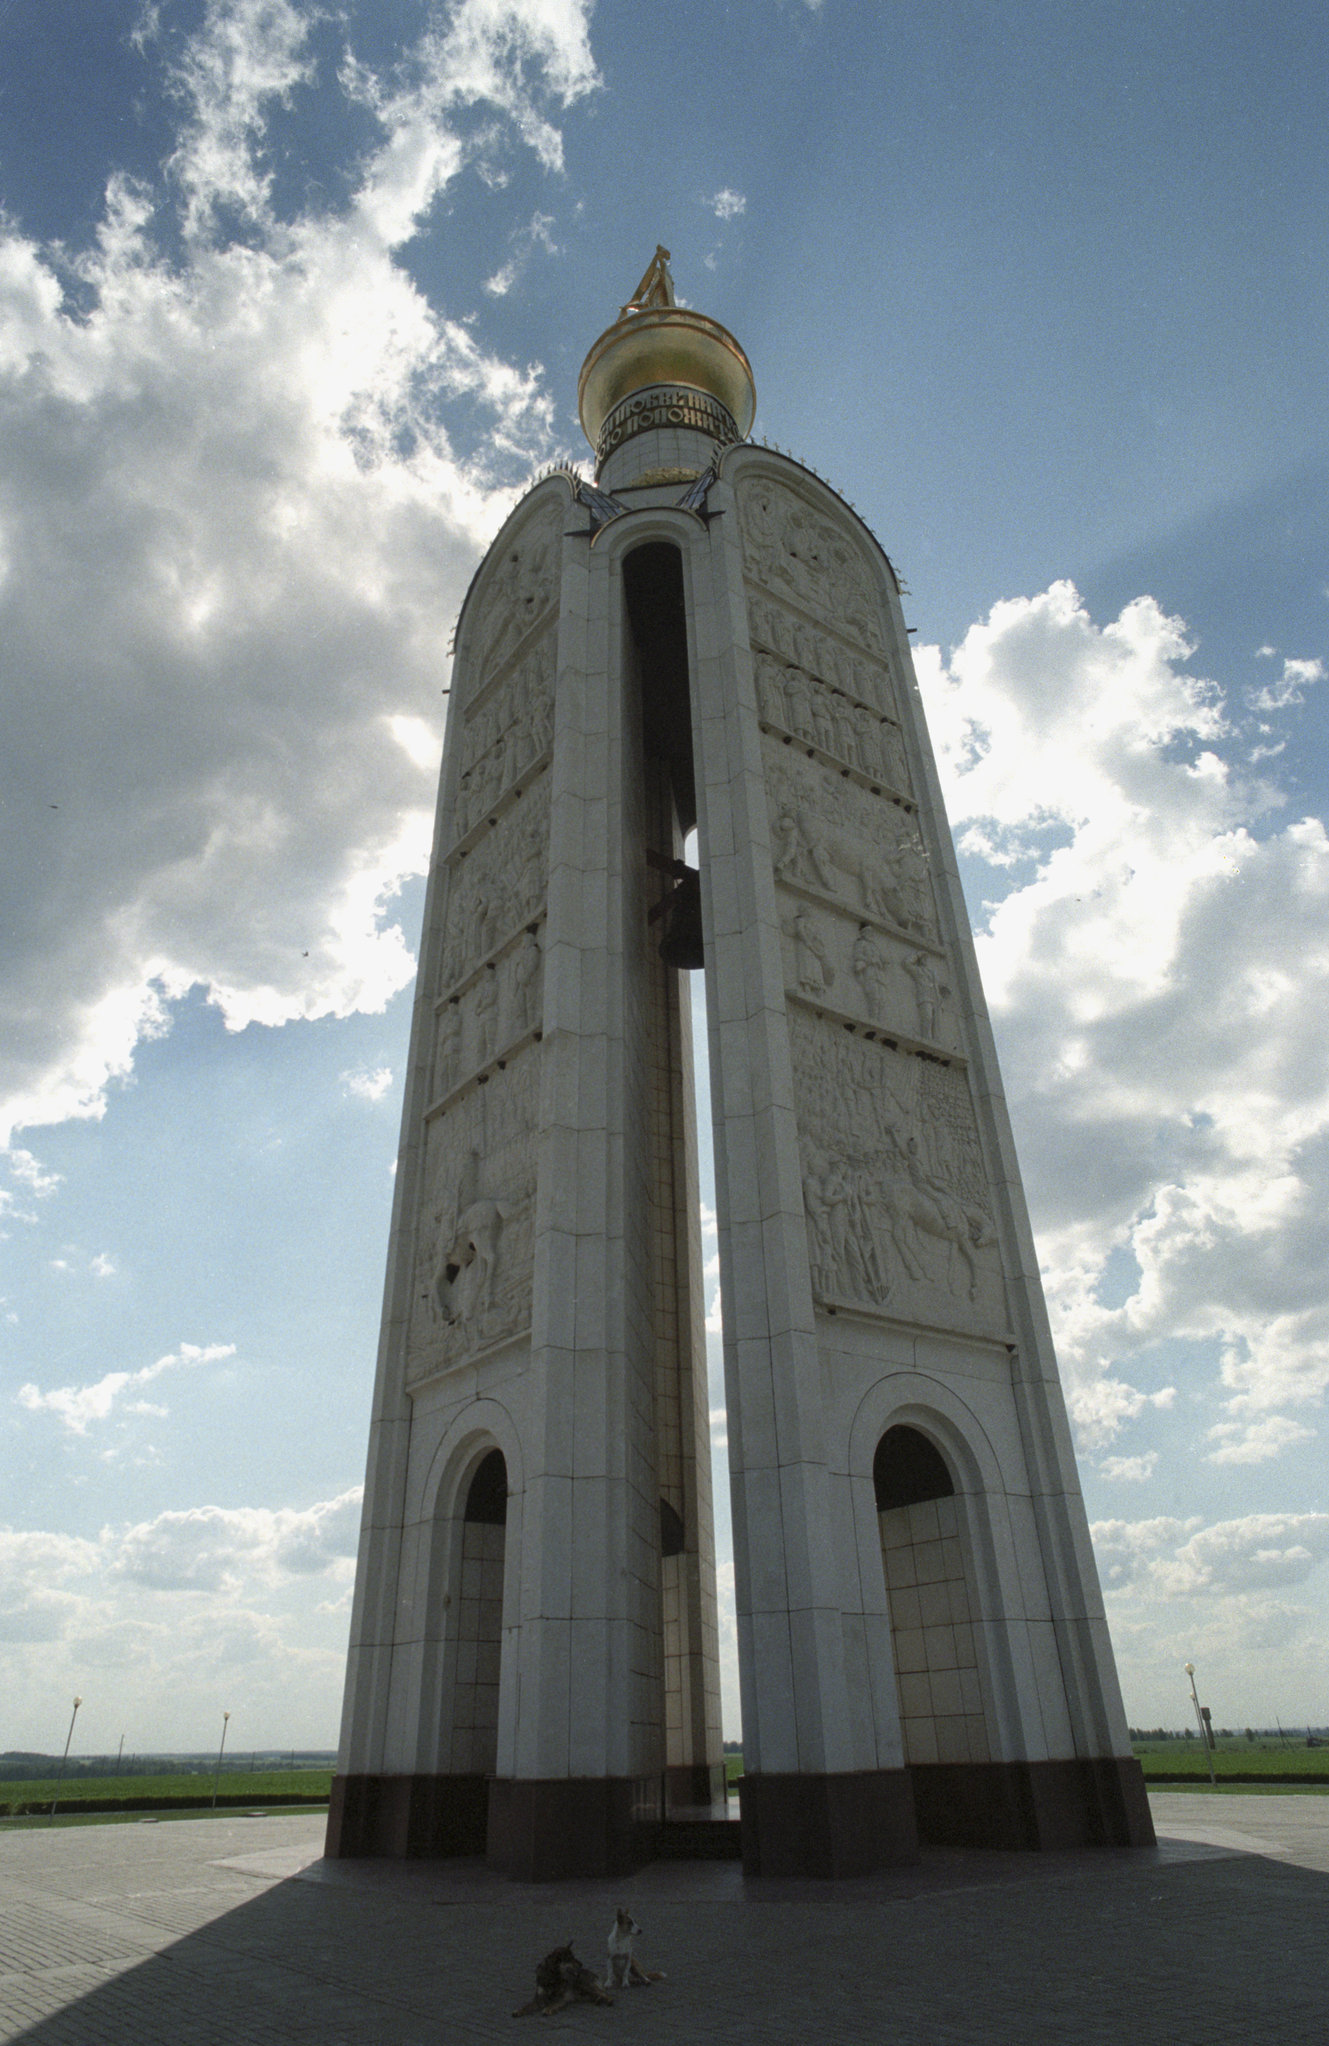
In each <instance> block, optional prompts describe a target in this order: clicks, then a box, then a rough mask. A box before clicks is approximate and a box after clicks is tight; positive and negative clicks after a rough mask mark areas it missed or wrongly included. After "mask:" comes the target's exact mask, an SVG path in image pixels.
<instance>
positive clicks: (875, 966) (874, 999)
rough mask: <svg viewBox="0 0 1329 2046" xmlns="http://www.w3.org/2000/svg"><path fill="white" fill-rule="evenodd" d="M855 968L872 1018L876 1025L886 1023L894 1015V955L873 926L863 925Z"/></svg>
mask: <svg viewBox="0 0 1329 2046" xmlns="http://www.w3.org/2000/svg"><path fill="white" fill-rule="evenodd" d="M851 964H852V966H853V969H854V978H855V980H856V981H857V982H858V984H859V986H860V988H861V989H862V990H863V1005H864V1007H865V1008H866V1010H867V1012H868V1015H869V1016H870V1017H871V1019H872V1021H873V1022H874V1023H885V1022H886V1021H887V1020H888V1018H889V1012H890V999H891V955H890V953H889V952H888V951H887V949H886V947H885V945H883V943H882V941H881V939H880V938H879V937H878V935H877V933H876V932H875V931H874V930H873V928H872V926H871V924H860V925H859V927H858V936H857V937H856V938H855V939H854V951H853V959H852V961H851Z"/></svg>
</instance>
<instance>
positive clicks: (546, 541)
mask: <svg viewBox="0 0 1329 2046" xmlns="http://www.w3.org/2000/svg"><path fill="white" fill-rule="evenodd" d="M488 566H489V578H488V582H487V583H486V585H485V588H484V590H483V592H482V593H481V594H480V596H479V599H478V603H479V615H478V618H477V624H476V628H475V635H474V638H473V640H472V642H471V646H472V649H473V665H472V672H473V674H474V675H475V678H476V688H475V689H473V690H472V691H471V692H470V695H469V697H468V702H473V701H474V700H475V695H476V691H477V690H480V689H483V688H484V686H485V684H486V683H487V682H488V681H489V679H490V678H491V676H492V675H493V673H494V671H495V669H497V668H499V667H501V666H502V664H503V663H504V662H505V661H507V660H508V659H510V657H511V656H512V654H514V653H515V652H516V650H517V648H518V647H520V646H521V644H522V642H523V640H524V639H525V638H526V636H527V634H528V633H529V632H530V631H531V628H532V627H533V626H534V625H536V624H537V623H538V622H539V620H540V619H541V618H543V617H544V616H545V614H546V613H547V612H548V611H549V610H550V609H551V608H552V606H553V605H554V603H555V601H556V599H557V596H558V568H559V520H558V517H557V514H556V513H555V512H554V511H553V510H552V509H549V508H544V509H542V510H541V511H540V513H539V514H537V516H536V517H535V518H533V519H532V520H531V521H530V523H529V524H528V525H526V526H523V527H522V528H521V529H520V530H519V531H518V532H517V533H515V534H513V535H512V537H511V538H510V540H509V541H508V543H507V545H506V546H505V547H504V548H503V549H502V550H501V552H497V553H496V554H495V555H493V556H491V557H490V561H489V564H488Z"/></svg>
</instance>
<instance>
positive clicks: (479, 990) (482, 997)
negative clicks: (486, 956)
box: [475, 966, 498, 1066]
mask: <svg viewBox="0 0 1329 2046" xmlns="http://www.w3.org/2000/svg"><path fill="white" fill-rule="evenodd" d="M497 1016H498V975H497V974H496V973H495V971H494V969H493V967H492V966H486V968H485V970H484V972H483V973H482V974H481V976H480V979H479V981H478V983H477V985H476V990H475V1063H476V1065H477V1066H483V1065H487V1064H488V1062H489V1060H490V1059H491V1058H492V1057H493V1056H494V1051H495V1048H496V1047H495V1044H494V1034H495V1024H496V1022H497Z"/></svg>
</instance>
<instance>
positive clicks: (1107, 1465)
mask: <svg viewBox="0 0 1329 2046" xmlns="http://www.w3.org/2000/svg"><path fill="white" fill-rule="evenodd" d="M1157 1463H1158V1451H1157V1450H1156V1449H1150V1450H1146V1451H1145V1453H1144V1455H1143V1456H1105V1457H1104V1458H1103V1461H1102V1462H1101V1463H1100V1464H1099V1466H1098V1472H1099V1476H1100V1477H1104V1478H1110V1479H1112V1480H1114V1481H1115V1482H1119V1483H1125V1484H1130V1485H1142V1484H1143V1483H1144V1482H1145V1480H1146V1479H1147V1478H1152V1476H1153V1474H1154V1470H1155V1467H1156V1466H1157Z"/></svg>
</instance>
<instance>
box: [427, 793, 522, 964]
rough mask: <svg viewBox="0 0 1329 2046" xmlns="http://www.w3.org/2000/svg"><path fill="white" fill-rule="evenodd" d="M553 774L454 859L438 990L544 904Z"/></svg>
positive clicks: (481, 958)
mask: <svg viewBox="0 0 1329 2046" xmlns="http://www.w3.org/2000/svg"><path fill="white" fill-rule="evenodd" d="M548 839H549V777H548V775H547V774H546V773H542V774H540V775H539V776H538V777H537V778H536V780H535V781H533V782H532V783H531V784H530V786H529V787H528V788H527V789H526V790H525V792H524V794H522V795H521V796H520V797H519V798H518V800H517V801H516V802H515V803H514V804H513V805H512V806H511V808H510V809H507V810H505V811H504V812H503V814H502V816H501V817H500V818H499V819H498V822H497V823H496V824H495V826H494V828H493V830H492V831H490V832H489V833H488V834H487V835H486V836H485V837H484V838H482V839H481V840H480V841H479V843H478V844H477V845H476V846H474V847H473V848H472V850H471V851H470V852H468V853H464V854H458V855H456V856H455V857H454V860H453V862H452V875H451V882H450V892H449V901H448V916H447V928H448V933H449V935H448V939H447V942H446V944H445V946H444V950H443V960H442V970H441V973H440V982H439V993H440V994H446V993H448V992H449V991H450V990H451V989H452V988H454V987H455V986H456V985H457V983H458V982H459V981H461V980H463V979H464V978H465V976H466V975H467V974H468V973H473V972H474V971H475V970H476V968H477V967H479V966H481V965H482V964H483V963H484V961H485V960H486V959H487V958H489V957H490V955H491V954H492V953H493V952H494V951H495V950H496V949H497V947H498V946H499V945H501V944H502V943H503V942H504V941H505V939H507V938H509V937H511V936H512V935H513V934H514V933H515V932H516V931H517V930H519V929H520V928H521V926H522V925H523V924H529V923H531V922H532V921H533V920H534V919H535V917H537V916H538V915H539V913H540V911H541V910H542V908H543V905H544V896H545V885H546V880H545V877H546V872H547V866H548Z"/></svg>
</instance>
